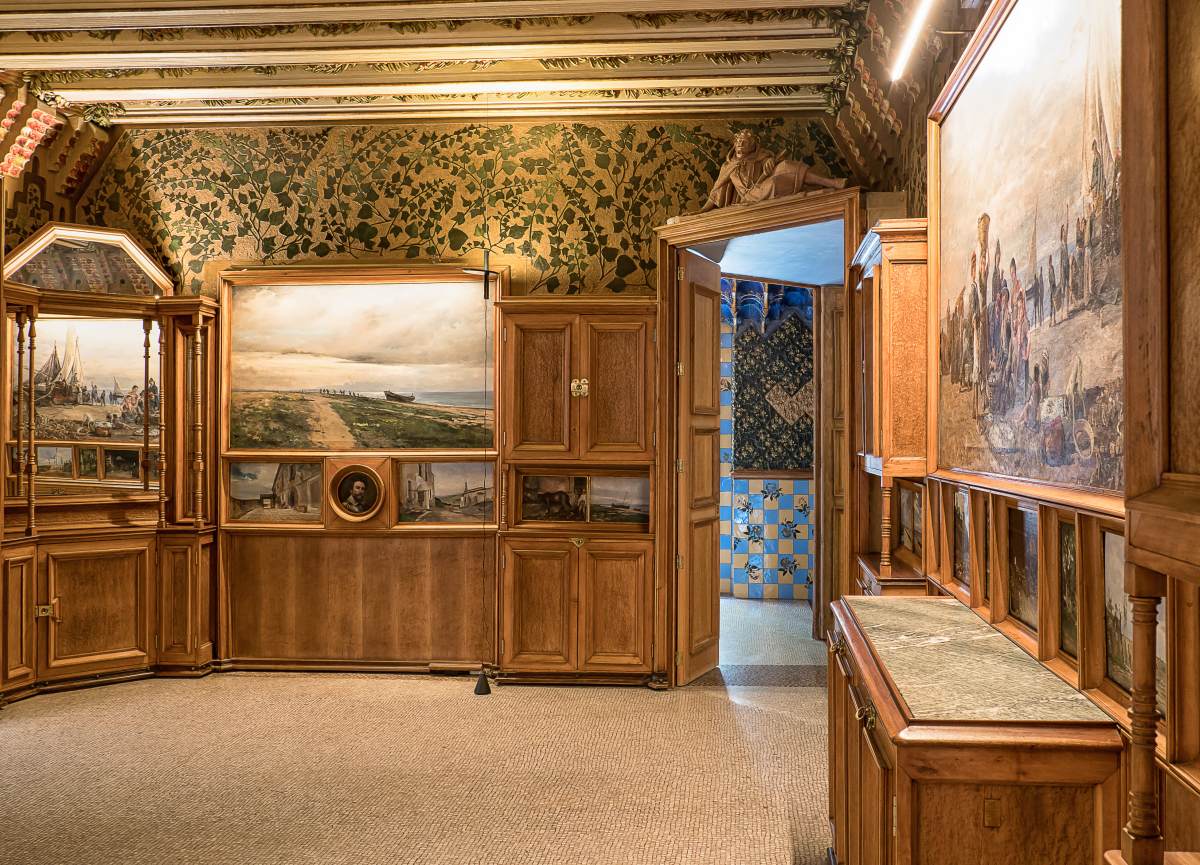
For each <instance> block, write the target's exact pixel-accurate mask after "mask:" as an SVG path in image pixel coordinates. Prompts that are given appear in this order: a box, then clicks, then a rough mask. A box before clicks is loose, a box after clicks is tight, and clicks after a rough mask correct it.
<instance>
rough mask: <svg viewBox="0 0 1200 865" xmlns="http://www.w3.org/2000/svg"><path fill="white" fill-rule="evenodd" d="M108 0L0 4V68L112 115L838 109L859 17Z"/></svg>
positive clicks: (43, 93) (306, 116)
mask: <svg viewBox="0 0 1200 865" xmlns="http://www.w3.org/2000/svg"><path fill="white" fill-rule="evenodd" d="M648 5H649V6H651V7H652V8H653V10H654V11H653V12H647V11H646V9H647V7H648ZM112 6H113V4H112V3H111V2H104V0H43V2H40V3H38V4H35V5H33V6H31V7H26V8H22V9H21V10H19V11H12V12H0V69H3V70H6V72H8V73H9V74H10V75H15V76H17V78H18V80H20V81H21V82H22V83H23V84H24V86H25V87H26V88H27V89H28V92H29V93H30V94H31V95H32V96H33V97H35V98H36V99H37V100H39V101H40V102H42V103H44V104H46V105H48V106H54V107H55V108H57V109H58V110H59V111H60V112H63V113H66V114H73V115H76V116H79V117H83V118H86V119H88V120H91V121H93V122H96V123H100V124H101V125H109V124H111V125H116V126H139V127H145V126H154V125H169V126H195V125H205V124H212V125H229V124H236V123H249V122H265V123H272V124H287V123H301V122H333V123H338V122H346V123H361V122H371V121H375V120H414V121H416V120H437V119H454V120H461V119H466V118H471V117H475V118H505V119H519V118H536V117H546V116H554V117H570V116H590V117H602V116H612V117H613V118H614V119H617V118H619V119H627V118H635V117H653V118H668V117H671V116H691V117H695V116H698V115H704V116H711V117H720V116H723V115H730V116H733V115H736V116H741V117H745V116H752V115H761V116H776V117H777V116H780V115H785V114H792V115H796V114H800V115H804V114H808V115H819V114H823V113H827V114H835V113H837V112H838V111H839V109H841V107H842V105H843V103H844V101H845V98H846V90H847V87H848V85H849V83H850V81H851V79H852V78H853V77H854V69H853V65H854V58H855V55H856V51H857V49H858V45H859V43H860V41H861V40H862V38H863V36H864V35H865V33H866V30H867V27H866V24H865V20H866V15H867V2H866V0H775V2H766V3H758V2H755V3H751V4H745V5H742V4H730V3H718V2H715V0H662V2H659V3H655V4H646V3H645V2H644V0H602V2H599V0H526V2H498V0H424V2H412V0H410V2H380V0H359V2H354V3H346V2H343V3H329V2H326V3H322V2H313V0H233V2H229V0H226V2H222V3H215V2H210V0H190V2H181V0H145V2H141V3H137V4H127V8H126V9H124V10H121V11H112Z"/></svg>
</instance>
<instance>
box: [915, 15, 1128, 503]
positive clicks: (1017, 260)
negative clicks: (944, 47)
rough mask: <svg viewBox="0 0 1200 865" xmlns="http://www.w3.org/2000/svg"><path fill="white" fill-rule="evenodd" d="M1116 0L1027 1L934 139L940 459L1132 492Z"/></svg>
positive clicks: (1020, 475) (949, 463)
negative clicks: (937, 143)
mask: <svg viewBox="0 0 1200 865" xmlns="http://www.w3.org/2000/svg"><path fill="white" fill-rule="evenodd" d="M1120 70H1121V58H1120V2H1119V0H1088V2H1083V0H1071V2H1060V3H1053V4H1044V3H1038V2H1035V0H1020V2H1018V3H1017V5H1016V7H1015V8H1014V9H1013V11H1012V12H1011V14H1010V16H1009V18H1008V20H1007V22H1006V23H1005V24H1004V26H1003V29H1002V30H1001V32H1000V33H999V34H998V35H997V37H996V39H995V41H994V43H993V44H992V46H991V47H990V49H989V50H988V52H987V54H986V55H985V56H984V58H983V60H982V61H981V63H980V65H979V67H978V68H977V69H976V71H975V73H974V75H973V76H972V77H971V79H970V80H969V82H968V83H967V84H966V87H965V89H964V90H963V92H962V94H961V96H960V97H959V99H958V101H957V102H956V103H955V105H954V106H953V107H952V109H951V111H950V113H949V115H948V116H947V117H946V118H945V121H944V123H943V126H942V139H941V178H940V190H941V225H940V231H941V257H940V262H939V266H940V272H941V290H940V297H939V315H940V319H941V326H940V352H939V354H940V356H939V364H940V370H939V372H940V377H939V388H938V419H937V420H938V464H939V466H940V467H942V468H953V469H961V470H966V471H973V472H983V473H990V474H997V475H1003V476H1008V477H1015V478H1022V479H1030V480H1035V481H1044V482H1049V483H1055V484H1060V485H1066V486H1071V487H1080V488H1090V489H1097V490H1105V491H1117V490H1120V489H1121V488H1122V485H1123V482H1124V472H1123V466H1124V449H1125V441H1124V425H1123V417H1122V395H1123V386H1122V384H1123V379H1122V365H1121V364H1122V361H1121V358H1122V301H1121V286H1122V274H1121V201H1120V194H1119V189H1120V175H1121V115H1120V109H1121V105H1120V92H1119V87H1120Z"/></svg>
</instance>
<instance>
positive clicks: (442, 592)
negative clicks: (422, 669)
mask: <svg viewBox="0 0 1200 865" xmlns="http://www.w3.org/2000/svg"><path fill="white" fill-rule="evenodd" d="M429 546H430V550H431V554H432V555H431V565H432V572H433V573H434V574H436V575H437V580H436V583H432V582H431V586H432V590H433V592H434V595H435V597H434V598H432V599H431V603H430V640H431V644H430V657H431V658H432V659H433V660H435V661H436V662H439V663H442V664H458V665H462V664H468V665H472V666H474V665H478V664H479V663H481V662H482V663H486V664H495V663H496V661H497V658H496V579H495V574H496V536H495V535H494V534H480V535H478V536H475V537H471V538H467V539H461V538H450V537H435V538H430V540H429Z"/></svg>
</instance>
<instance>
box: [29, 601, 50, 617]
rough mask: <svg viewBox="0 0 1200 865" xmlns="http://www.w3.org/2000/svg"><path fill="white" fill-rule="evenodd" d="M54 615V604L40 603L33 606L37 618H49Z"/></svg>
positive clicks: (34, 615)
mask: <svg viewBox="0 0 1200 865" xmlns="http://www.w3.org/2000/svg"><path fill="white" fill-rule="evenodd" d="M53 615H54V606H53V605H52V604H38V605H37V606H36V607H34V608H33V617H34V618H35V619H48V618H50V617H51V616H53Z"/></svg>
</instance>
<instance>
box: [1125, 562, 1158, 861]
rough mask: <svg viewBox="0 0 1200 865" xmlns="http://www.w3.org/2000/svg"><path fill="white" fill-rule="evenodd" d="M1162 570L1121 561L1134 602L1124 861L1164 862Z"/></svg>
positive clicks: (1127, 591) (1128, 591) (1128, 589)
mask: <svg viewBox="0 0 1200 865" xmlns="http://www.w3.org/2000/svg"><path fill="white" fill-rule="evenodd" d="M1166 583H1167V580H1166V577H1165V576H1163V575H1162V574H1159V573H1156V572H1154V571H1151V570H1149V569H1147V568H1143V567H1141V566H1139V565H1132V564H1130V565H1126V566H1125V591H1126V593H1127V594H1128V595H1129V596H1130V599H1131V600H1132V602H1133V693H1132V700H1131V705H1130V707H1129V726H1130V748H1129V822H1128V823H1127V824H1126V825H1125V832H1124V834H1123V836H1122V838H1121V852H1122V854H1123V855H1124V857H1125V861H1126V862H1127V863H1128V865H1162V861H1163V839H1162V827H1161V825H1160V822H1159V816H1158V815H1159V803H1158V790H1159V786H1158V768H1157V767H1156V766H1155V762H1154V759H1155V746H1156V744H1157V740H1158V706H1157V700H1156V698H1157V696H1158V694H1157V691H1158V687H1157V683H1156V681H1155V667H1156V666H1157V651H1156V647H1155V642H1156V631H1157V628H1158V607H1159V604H1160V602H1161V601H1162V599H1163V597H1164V596H1165V595H1166V592H1167V585H1166Z"/></svg>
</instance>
